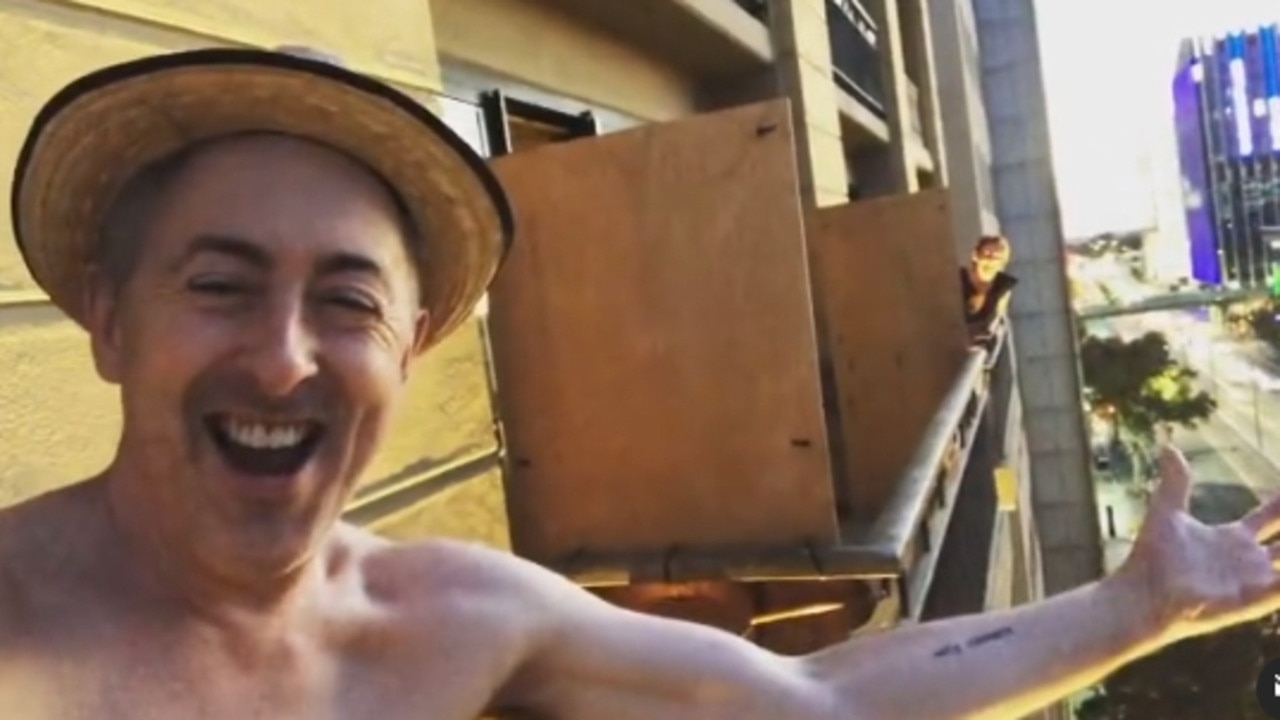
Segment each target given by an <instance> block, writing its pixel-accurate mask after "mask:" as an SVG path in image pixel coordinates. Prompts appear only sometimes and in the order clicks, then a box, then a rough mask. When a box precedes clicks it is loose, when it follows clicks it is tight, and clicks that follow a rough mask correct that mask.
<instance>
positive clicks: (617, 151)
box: [491, 102, 835, 560]
mask: <svg viewBox="0 0 1280 720" xmlns="http://www.w3.org/2000/svg"><path fill="white" fill-rule="evenodd" d="M792 137H793V136H792V132H791V127H790V122H789V111H788V107H787V105H786V103H784V102H774V103H768V104H763V105H754V106H748V107H744V108H739V109H735V110H732V111H726V112H722V113H715V114H710V115H703V116H699V117H695V118H692V119H688V120H682V121H679V122H676V123H671V124H665V125H657V126H647V127H643V128H640V129H637V130H632V131H628V132H624V133H617V134H613V135H606V136H603V137H598V138H590V139H584V140H576V141H572V142H569V143H563V144H556V145H549V146H544V147H540V148H537V149H534V150H530V151H527V152H524V153H515V154H512V155H508V156H506V157H503V158H500V159H498V160H496V161H495V163H494V165H495V167H496V169H497V171H498V173H499V175H500V176H501V177H502V179H503V181H504V183H505V184H506V185H507V187H508V188H509V189H510V192H511V195H512V198H513V203H514V205H515V208H516V215H517V223H518V227H519V228H520V230H519V237H518V239H517V242H516V246H515V250H514V251H513V253H512V255H511V257H510V259H509V260H508V264H507V265H506V267H505V268H504V269H503V271H502V273H501V275H500V277H499V279H498V282H497V284H496V286H495V288H494V290H493V292H492V294H491V303H492V304H491V308H492V316H491V325H492V343H493V352H494V362H495V370H496V374H497V378H498V388H499V393H498V395H499V406H500V411H501V415H502V422H503V425H504V427H505V432H506V437H507V439H508V443H509V454H510V460H511V465H512V469H511V474H510V478H509V488H508V500H509V506H510V510H509V512H510V516H511V522H512V539H513V543H514V545H515V549H516V550H517V552H520V553H521V554H525V555H528V556H530V557H533V558H535V559H540V560H549V559H554V558H558V557H560V556H562V555H564V554H566V553H571V552H573V551H575V550H578V549H589V550H593V551H614V552H626V551H640V550H656V549H661V548H665V547H668V546H671V545H675V544H681V545H717V544H722V543H735V542H748V541H749V542H755V543H770V542H792V541H798V540H801V539H804V538H812V539H826V538H831V537H833V536H834V533H835V528H834V524H835V523H834V515H833V503H832V495H833V491H832V483H831V478H830V473H829V463H828V458H827V447H826V441H825V429H824V424H823V417H822V412H821V401H820V391H819V383H818V368H817V357H816V346H815V340H814V328H813V318H812V303H811V300H810V287H809V280H808V273H807V269H806V260H805V246H804V242H803V231H802V213H801V210H800V204H799V196H798V187H797V182H796V171H795V156H794V149H793V141H792Z"/></svg>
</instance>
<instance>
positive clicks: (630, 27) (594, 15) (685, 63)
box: [541, 0, 775, 81]
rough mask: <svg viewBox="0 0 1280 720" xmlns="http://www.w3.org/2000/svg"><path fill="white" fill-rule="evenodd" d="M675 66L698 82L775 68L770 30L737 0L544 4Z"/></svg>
mask: <svg viewBox="0 0 1280 720" xmlns="http://www.w3.org/2000/svg"><path fill="white" fill-rule="evenodd" d="M541 1H542V2H543V3H545V4H546V5H548V6H550V7H554V8H556V9H558V10H560V11H561V12H564V13H566V14H568V15H571V16H573V17H576V18H579V19H581V20H583V21H585V22H587V23H589V24H591V25H594V26H596V27H598V28H600V29H602V30H604V31H605V32H608V33H609V34H611V35H613V36H614V37H617V38H619V39H622V40H625V41H627V42H629V43H632V44H634V45H636V46H637V47H639V48H641V49H643V50H645V51H647V52H649V53H651V54H652V55H653V56H654V57H660V58H663V59H664V60H666V61H668V62H670V63H671V64H672V65H673V66H674V67H675V68H677V69H678V70H681V71H683V72H685V73H688V74H690V75H692V76H694V77H696V78H698V79H699V80H703V81H708V80H715V79H720V78H729V77H734V76H736V75H741V74H744V73H748V72H751V71H753V70H759V69H762V68H765V67H767V66H769V65H772V64H773V62H774V60H775V56H774V51H773V40H772V38H771V36H770V32H769V26H768V25H767V24H766V23H764V22H762V21H760V20H759V19H757V18H755V17H753V16H752V15H751V14H750V13H748V12H747V11H746V10H744V9H742V7H740V6H739V5H738V4H737V3H736V2H734V1H733V0H653V1H652V2H600V0H541Z"/></svg>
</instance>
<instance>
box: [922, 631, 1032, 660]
mask: <svg viewBox="0 0 1280 720" xmlns="http://www.w3.org/2000/svg"><path fill="white" fill-rule="evenodd" d="M1012 634H1013V628H1011V627H1002V628H1000V629H999V630H990V631H988V632H984V633H982V634H981V635H975V636H974V637H971V638H969V639H968V640H966V641H965V643H964V645H963V646H961V645H958V644H956V643H948V644H947V645H944V646H942V647H940V648H938V649H937V650H936V651H934V653H933V656H934V657H939V658H940V657H951V656H952V655H961V654H963V653H964V651H965V648H968V649H970V650H972V649H973V648H976V647H978V646H979V645H986V644H987V643H993V642H995V641H997V640H1002V639H1004V638H1007V637H1009V636H1010V635H1012Z"/></svg>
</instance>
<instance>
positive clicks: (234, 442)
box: [205, 414, 324, 475]
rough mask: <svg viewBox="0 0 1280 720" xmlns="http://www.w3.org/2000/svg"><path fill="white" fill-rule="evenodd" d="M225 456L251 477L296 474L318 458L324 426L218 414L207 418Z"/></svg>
mask: <svg viewBox="0 0 1280 720" xmlns="http://www.w3.org/2000/svg"><path fill="white" fill-rule="evenodd" d="M205 426H206V427H207V428H208V429H209V433H210V434H211V435H212V436H213V440H214V444H216V445H217V447H218V450H219V451H220V452H221V453H222V457H223V458H224V459H225V460H226V461H227V464H228V465H230V466H231V467H232V468H234V469H235V470H236V471H238V472H242V473H245V474H247V475H293V474H295V473H297V472H298V471H299V470H301V469H302V468H303V466H305V465H306V464H307V462H308V461H309V460H311V457H312V456H313V455H315V451H316V448H317V447H318V446H319V444H320V438H321V436H322V435H324V426H323V425H321V424H320V423H318V422H312V421H265V420H258V419H252V418H244V417H237V416H234V415H229V414H215V415H210V416H208V417H207V418H205Z"/></svg>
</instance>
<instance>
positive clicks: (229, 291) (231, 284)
mask: <svg viewBox="0 0 1280 720" xmlns="http://www.w3.org/2000/svg"><path fill="white" fill-rule="evenodd" d="M187 289H188V290H191V291H192V292H196V293H200V294H203V295H216V296H227V295H238V294H240V293H244V292H247V291H248V290H249V286H248V285H247V284H246V283H244V282H241V281H238V280H235V279H233V278H229V277H221V276H217V277H195V278H192V279H191V280H189V281H188V282H187Z"/></svg>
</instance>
